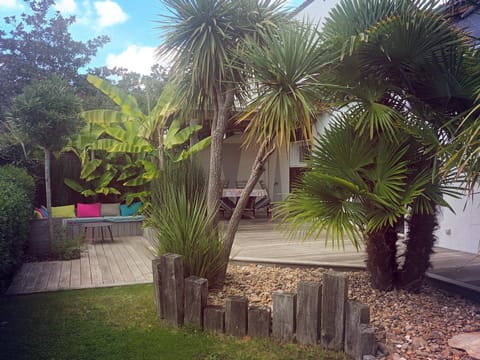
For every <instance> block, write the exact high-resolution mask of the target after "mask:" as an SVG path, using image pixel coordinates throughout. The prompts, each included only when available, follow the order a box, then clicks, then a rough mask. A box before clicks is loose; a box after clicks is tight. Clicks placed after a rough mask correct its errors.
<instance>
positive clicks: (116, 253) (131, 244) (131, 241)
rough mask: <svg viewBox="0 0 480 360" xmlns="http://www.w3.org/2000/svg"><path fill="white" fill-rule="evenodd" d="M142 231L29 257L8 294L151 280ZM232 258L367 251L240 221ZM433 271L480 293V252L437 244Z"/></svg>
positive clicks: (329, 262)
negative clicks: (65, 253) (63, 257)
mask: <svg viewBox="0 0 480 360" xmlns="http://www.w3.org/2000/svg"><path fill="white" fill-rule="evenodd" d="M149 246H150V245H149V242H148V241H147V240H146V239H145V238H144V237H142V236H131V237H120V238H119V237H116V238H115V241H114V242H113V243H110V242H105V243H95V244H89V245H88V246H87V249H86V251H85V252H84V253H82V256H81V259H78V260H72V261H49V262H39V263H25V264H24V265H23V266H22V268H21V269H20V271H19V272H18V273H17V275H16V276H15V278H14V280H13V282H12V284H11V286H10V288H9V289H8V292H7V294H10V295H13V294H27V293H34V292H44V291H56V290H66V289H82V288H92V287H106V286H117V285H127V284H137V283H149V282H151V281H152V270H151V260H152V259H153V254H152V252H151V250H150V247H149ZM231 259H232V260H234V261H238V262H257V263H272V264H284V265H309V266H322V267H332V268H337V269H364V268H365V253H364V251H363V250H359V251H357V250H356V249H355V248H354V247H353V245H351V244H350V243H345V248H342V247H341V248H340V249H339V248H338V247H337V246H335V247H334V248H332V246H331V244H328V246H327V247H325V241H324V239H322V238H319V239H316V240H307V241H302V240H301V239H294V240H289V239H288V238H287V237H286V235H285V233H284V232H282V231H281V230H279V229H278V226H277V225H276V224H272V223H268V222H265V221H242V224H241V226H240V228H239V231H238V233H237V235H236V237H235V243H234V246H233V249H232V254H231ZM432 264H433V268H432V269H431V270H430V274H433V276H437V277H440V278H441V279H447V280H451V281H452V282H454V283H460V284H467V285H466V286H467V287H470V288H471V289H473V291H478V294H480V255H478V254H467V253H462V252H459V251H453V250H447V249H442V248H436V249H435V254H434V255H433V256H432Z"/></svg>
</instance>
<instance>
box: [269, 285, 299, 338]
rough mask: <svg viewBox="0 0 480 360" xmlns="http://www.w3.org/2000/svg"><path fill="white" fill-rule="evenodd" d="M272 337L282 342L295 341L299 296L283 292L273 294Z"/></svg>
mask: <svg viewBox="0 0 480 360" xmlns="http://www.w3.org/2000/svg"><path fill="white" fill-rule="evenodd" d="M272 300H273V319H272V336H273V337H274V338H275V339H278V340H282V341H290V342H293V341H294V340H295V322H296V315H297V309H296V307H297V294H295V293H288V292H283V291H275V292H274V293H273V299H272Z"/></svg>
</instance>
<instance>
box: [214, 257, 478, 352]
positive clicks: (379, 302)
mask: <svg viewBox="0 0 480 360" xmlns="http://www.w3.org/2000/svg"><path fill="white" fill-rule="evenodd" d="M324 271H326V270H325V269H320V268H293V267H274V266H266V265H255V264H249V265H236V264H230V265H229V267H228V271H227V277H226V282H225V286H224V287H223V289H221V290H214V291H210V292H209V304H215V305H223V304H224V301H225V298H226V297H228V296H232V295H243V296H246V297H247V298H248V300H249V304H250V305H252V306H260V305H262V306H270V307H271V306H272V293H273V292H274V291H276V290H283V291H292V292H295V291H296V287H297V282H298V281H301V280H304V281H317V282H321V281H322V273H323V272H324ZM348 281H349V291H348V294H349V298H350V299H357V300H359V301H361V302H363V303H365V304H369V305H370V319H371V324H372V325H373V327H374V331H375V336H376V338H377V341H378V342H379V344H380V346H379V351H378V352H377V357H378V358H379V359H394V360H401V359H415V360H417V359H418V360H427V359H432V360H433V359H462V360H467V359H473V358H471V357H469V356H468V355H467V354H466V353H465V352H464V351H461V350H456V349H453V348H450V347H449V346H448V343H447V342H448V339H449V338H451V337H452V336H454V335H456V334H459V333H462V332H473V331H480V305H479V304H475V303H473V302H471V301H469V300H466V299H463V298H462V297H459V296H452V295H450V294H448V293H446V292H443V291H441V290H438V289H436V288H433V287H431V286H428V285H425V287H424V288H423V290H422V292H421V293H419V294H411V293H408V292H405V291H392V292H381V291H377V290H373V289H371V288H370V285H369V281H368V274H367V273H366V272H350V273H348ZM382 351H383V352H382ZM385 353H389V354H388V355H385Z"/></svg>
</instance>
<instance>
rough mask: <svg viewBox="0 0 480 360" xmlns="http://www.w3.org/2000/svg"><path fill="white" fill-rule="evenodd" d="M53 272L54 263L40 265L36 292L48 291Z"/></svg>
mask: <svg viewBox="0 0 480 360" xmlns="http://www.w3.org/2000/svg"><path fill="white" fill-rule="evenodd" d="M51 270H52V262H51V261H46V262H44V263H43V264H42V263H40V264H39V265H38V276H37V279H36V280H35V285H34V291H45V290H46V289H47V284H48V278H49V277H50V272H51Z"/></svg>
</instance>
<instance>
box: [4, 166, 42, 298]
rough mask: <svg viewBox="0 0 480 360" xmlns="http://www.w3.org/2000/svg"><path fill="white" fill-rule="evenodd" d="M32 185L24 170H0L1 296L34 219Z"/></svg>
mask: <svg viewBox="0 0 480 360" xmlns="http://www.w3.org/2000/svg"><path fill="white" fill-rule="evenodd" d="M15 176H18V179H17V178H15ZM13 180H15V181H13ZM32 184H33V179H32V178H31V177H30V178H28V174H26V172H25V171H24V170H21V169H17V168H15V167H13V166H4V167H2V168H0V292H3V291H4V290H5V289H6V287H7V285H8V283H9V281H10V279H11V277H12V275H13V273H14V271H15V270H16V269H17V267H18V266H20V265H21V264H22V261H23V254H24V250H25V245H26V241H27V239H28V234H29V231H30V219H31V218H32V215H33V204H32V198H33V196H34V194H35V189H34V188H33V190H32Z"/></svg>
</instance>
